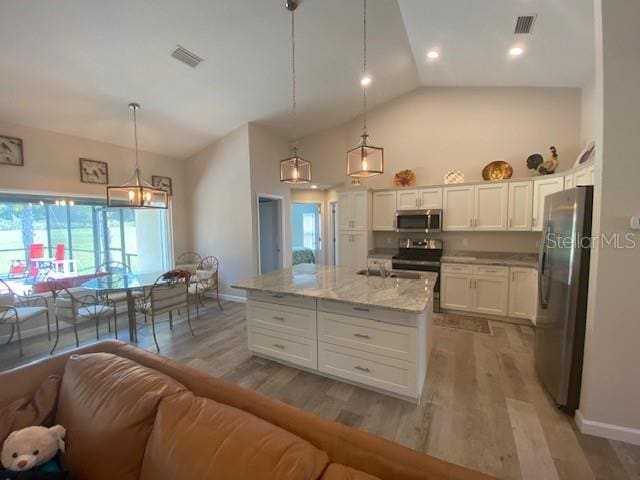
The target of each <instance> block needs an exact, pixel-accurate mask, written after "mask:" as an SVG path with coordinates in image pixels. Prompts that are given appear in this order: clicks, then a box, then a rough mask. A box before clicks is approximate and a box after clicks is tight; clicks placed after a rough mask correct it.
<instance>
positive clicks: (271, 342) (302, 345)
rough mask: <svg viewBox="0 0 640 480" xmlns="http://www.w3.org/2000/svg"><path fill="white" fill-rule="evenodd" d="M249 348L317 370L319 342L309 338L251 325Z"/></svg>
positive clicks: (249, 329) (248, 333) (248, 332)
mask: <svg viewBox="0 0 640 480" xmlns="http://www.w3.org/2000/svg"><path fill="white" fill-rule="evenodd" d="M247 336H248V340H249V350H251V351H252V352H256V353H260V354H262V355H267V356H270V357H274V358H278V359H280V360H284V361H286V362H289V363H293V364H295V365H300V366H302V367H306V368H311V369H314V370H317V368H318V343H317V341H316V340H311V339H309V338H303V337H296V336H294V335H288V334H286V333H281V332H274V331H271V330H267V329H264V328H258V327H254V326H252V325H250V326H249V328H248V330H247Z"/></svg>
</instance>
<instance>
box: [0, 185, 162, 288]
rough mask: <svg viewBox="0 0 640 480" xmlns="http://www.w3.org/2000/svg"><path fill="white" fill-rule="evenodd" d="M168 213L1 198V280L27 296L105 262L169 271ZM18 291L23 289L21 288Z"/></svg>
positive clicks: (78, 200)
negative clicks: (47, 280)
mask: <svg viewBox="0 0 640 480" xmlns="http://www.w3.org/2000/svg"><path fill="white" fill-rule="evenodd" d="M168 235H169V230H168V220H167V210H162V209H153V210H134V209H108V208H106V207H105V203H104V202H103V201H99V200H94V199H83V198H74V199H69V198H67V199H65V200H61V199H57V198H55V197H35V196H27V195H6V194H5V195H0V278H3V279H5V280H7V279H8V280H10V281H11V282H12V283H13V286H16V288H18V285H19V284H21V285H23V288H22V291H25V290H27V291H28V289H29V286H30V285H33V284H34V283H36V282H38V281H42V280H43V279H44V277H46V276H52V275H53V276H57V277H63V276H77V275H85V274H93V273H95V271H96V269H97V268H98V267H99V266H100V265H101V264H102V263H105V262H109V261H117V262H121V263H124V264H126V265H127V266H129V268H130V269H131V270H132V271H134V272H135V271H137V272H162V271H166V270H168V269H169V264H170V260H169V237H168ZM18 289H19V288H18Z"/></svg>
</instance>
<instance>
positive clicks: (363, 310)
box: [353, 307, 369, 312]
mask: <svg viewBox="0 0 640 480" xmlns="http://www.w3.org/2000/svg"><path fill="white" fill-rule="evenodd" d="M353 309H354V310H358V311H359V312H368V311H369V309H368V308H364V307H353Z"/></svg>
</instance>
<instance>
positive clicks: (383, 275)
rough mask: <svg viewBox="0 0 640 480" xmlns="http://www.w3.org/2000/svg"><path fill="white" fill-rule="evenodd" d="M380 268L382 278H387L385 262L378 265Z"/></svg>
mask: <svg viewBox="0 0 640 480" xmlns="http://www.w3.org/2000/svg"><path fill="white" fill-rule="evenodd" d="M378 266H379V267H380V278H387V269H386V268H385V266H384V262H380V263H379V264H378Z"/></svg>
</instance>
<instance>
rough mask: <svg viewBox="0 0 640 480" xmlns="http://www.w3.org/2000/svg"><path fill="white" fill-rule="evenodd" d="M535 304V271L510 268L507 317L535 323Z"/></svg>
mask: <svg viewBox="0 0 640 480" xmlns="http://www.w3.org/2000/svg"><path fill="white" fill-rule="evenodd" d="M537 304H538V272H537V270H535V269H533V268H520V267H511V272H510V276H509V316H510V317H514V318H524V319H527V320H531V321H532V322H534V323H535V320H536V314H537V312H536V308H537Z"/></svg>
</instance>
